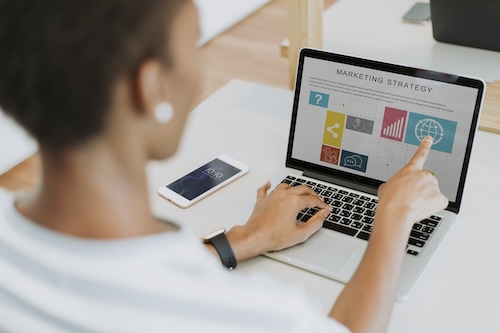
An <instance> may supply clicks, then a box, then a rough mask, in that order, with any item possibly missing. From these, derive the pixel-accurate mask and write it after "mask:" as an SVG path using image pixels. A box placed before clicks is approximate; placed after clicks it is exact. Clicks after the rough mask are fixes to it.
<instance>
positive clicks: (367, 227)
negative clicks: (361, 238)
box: [363, 224, 372, 232]
mask: <svg viewBox="0 0 500 333" xmlns="http://www.w3.org/2000/svg"><path fill="white" fill-rule="evenodd" d="M363 230H364V231H367V232H372V226H371V225H368V224H367V225H365V226H364V227H363Z"/></svg>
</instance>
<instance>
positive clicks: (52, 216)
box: [17, 141, 168, 239]
mask: <svg viewBox="0 0 500 333" xmlns="http://www.w3.org/2000/svg"><path fill="white" fill-rule="evenodd" d="M130 144H131V145H132V146H130V145H128V144H127V143H122V144H121V145H119V148H117V147H116V145H115V146H113V145H112V144H108V143H106V142H105V141H99V142H94V143H91V144H88V145H86V146H85V147H84V148H81V149H75V150H73V151H71V152H69V153H66V154H64V156H62V157H61V156H59V157H57V158H54V157H53V156H51V155H50V154H48V153H46V152H44V151H43V149H42V151H41V154H42V181H41V184H40V186H39V188H38V190H37V191H36V192H35V194H34V196H33V197H32V198H31V199H28V200H26V201H24V202H19V203H18V205H17V208H18V210H19V211H20V212H21V214H23V215H25V216H26V217H27V218H29V219H30V220H32V221H34V222H35V223H38V224H40V225H43V226H45V227H47V228H50V229H52V230H55V231H58V232H62V233H65V234H69V235H73V236H77V237H83V238H94V239H117V238H129V237H136V236H142V235H147V234H152V233H157V232H162V231H166V230H168V226H167V225H166V224H163V223H160V222H158V221H157V220H156V219H154V217H153V216H152V215H151V213H150V207H149V202H148V191H147V184H146V178H145V174H144V163H145V161H146V157H145V156H138V155H137V154H135V155H134V153H133V152H134V151H140V149H134V147H133V145H134V144H133V143H130Z"/></svg>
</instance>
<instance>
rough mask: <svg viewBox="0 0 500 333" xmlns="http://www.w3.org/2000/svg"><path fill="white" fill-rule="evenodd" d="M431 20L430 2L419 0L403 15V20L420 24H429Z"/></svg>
mask: <svg viewBox="0 0 500 333" xmlns="http://www.w3.org/2000/svg"><path fill="white" fill-rule="evenodd" d="M430 20H431V7H430V4H429V3H425V2H417V3H416V4H414V5H413V7H411V9H410V10H409V11H408V12H407V13H406V14H405V15H404V16H403V21H405V22H410V23H418V24H427V23H428V22H429V21H430Z"/></svg>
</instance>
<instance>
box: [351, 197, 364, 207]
mask: <svg viewBox="0 0 500 333" xmlns="http://www.w3.org/2000/svg"><path fill="white" fill-rule="evenodd" d="M352 203H353V204H354V205H356V206H363V205H364V204H365V201H364V200H359V199H356V200H354V201H353V202H352Z"/></svg>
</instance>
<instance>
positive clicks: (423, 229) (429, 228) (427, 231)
mask: <svg viewBox="0 0 500 333" xmlns="http://www.w3.org/2000/svg"><path fill="white" fill-rule="evenodd" d="M422 232H425V233H426V234H432V233H433V232H434V228H432V227H423V228H422Z"/></svg>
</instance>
